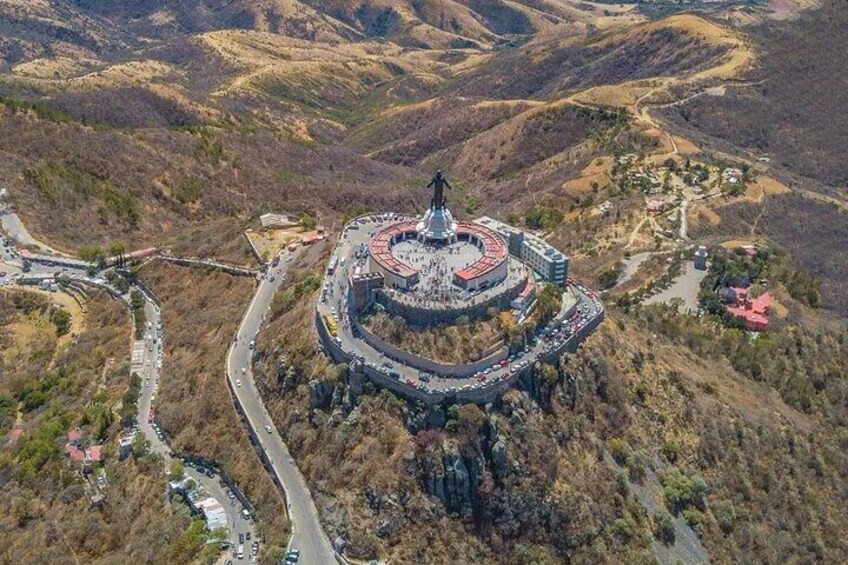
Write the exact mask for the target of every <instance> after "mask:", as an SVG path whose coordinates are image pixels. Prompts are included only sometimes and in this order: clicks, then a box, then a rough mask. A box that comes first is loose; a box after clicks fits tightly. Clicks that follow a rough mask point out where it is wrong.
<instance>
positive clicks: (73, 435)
mask: <svg viewBox="0 0 848 565" xmlns="http://www.w3.org/2000/svg"><path fill="white" fill-rule="evenodd" d="M81 439H82V430H80V429H79V428H73V429H72V430H68V441H80V440H81Z"/></svg>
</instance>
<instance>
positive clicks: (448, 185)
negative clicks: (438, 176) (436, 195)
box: [445, 179, 453, 190]
mask: <svg viewBox="0 0 848 565" xmlns="http://www.w3.org/2000/svg"><path fill="white" fill-rule="evenodd" d="M445 186H446V187H448V188H449V189H451V190H453V187H452V186H451V183H449V182H448V179H445Z"/></svg>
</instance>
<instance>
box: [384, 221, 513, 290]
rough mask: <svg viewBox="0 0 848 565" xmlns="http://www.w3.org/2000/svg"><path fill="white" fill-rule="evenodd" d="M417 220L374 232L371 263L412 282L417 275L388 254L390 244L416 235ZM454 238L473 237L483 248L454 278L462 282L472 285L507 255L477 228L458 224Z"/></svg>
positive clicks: (498, 241)
mask: <svg viewBox="0 0 848 565" xmlns="http://www.w3.org/2000/svg"><path fill="white" fill-rule="evenodd" d="M416 225H417V222H416V220H411V221H405V222H398V223H396V224H392V225H391V226H389V227H387V228H385V229H383V230H381V231H379V232H377V233H376V234H375V235H374V237H372V238H371V241H370V242H369V244H368V248H369V253H370V254H371V257H372V258H373V259H374V261H375V262H376V263H377V264H378V265H380V266H381V267H382V268H383V269H385V270H387V271H389V272H391V273H393V274H395V275H397V276H399V277H402V278H406V279H408V278H412V277H414V276H415V275H417V274H418V271H417V270H416V269H414V268H413V267H411V266H409V265H408V264H406V263H404V262H403V261H401V260H400V259H398V258H397V257H395V256H394V255H392V252H391V244H392V240H393V239H395V238H396V237H398V236H402V235H405V234H409V233H415V227H416ZM456 232H457V235H460V236H462V235H465V236H468V237H470V236H474V237H476V238H477V239H478V240H479V241H480V243H481V246H482V248H483V256H482V257H481V258H480V259H478V260H477V261H476V262H474V263H472V264H471V265H469V266H468V267H466V268H465V269H462V270H461V271H458V272H457V273H456V277H457V278H458V279H460V280H463V281H466V282H468V281H471V280H474V279H476V278H478V277H481V276H483V275H485V274H486V273H489V272H490V271H492V270H493V269H495V268H497V267H498V266H500V265H501V263H503V262H504V261H506V258H507V256H508V255H509V253H508V251H507V248H506V242H504V240H503V238H501V237H500V236H499V235H498V234H497V233H496V232H494V231H493V230H491V229H489V228H487V227H485V226H481V225H478V224H472V223H466V222H459V223H458V224H457V229H456Z"/></svg>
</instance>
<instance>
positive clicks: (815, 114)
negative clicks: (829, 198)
mask: <svg viewBox="0 0 848 565" xmlns="http://www.w3.org/2000/svg"><path fill="white" fill-rule="evenodd" d="M846 30H848V12H846V10H845V4H844V2H841V1H838V0H828V1H825V2H823V4H822V8H821V10H816V11H812V12H809V13H806V14H803V15H802V16H801V17H800V19H799V20H797V21H795V20H790V21H785V22H782V23H781V24H779V25H776V24H774V23H771V24H768V25H764V26H762V27H759V28H754V29H751V30H749V33H750V34H751V36H752V37H753V38H754V39H755V43H756V45H757V46H758V47H759V48H761V49H762V50H763V51H764V52H765V53H767V54H768V56H766V57H763V58H762V61H761V62H760V64H759V65H758V66H757V68H756V69H754V70H753V71H752V72H751V73H749V75H748V77H746V78H749V79H750V80H751V82H756V83H757V84H756V85H754V86H752V87H750V88H740V89H729V90H728V92H727V94H726V95H724V96H721V97H712V96H706V97H701V98H699V99H697V100H693V101H692V102H690V103H688V104H686V105H683V106H679V107H675V108H670V109H668V110H666V111H665V115H666V116H667V117H668V118H669V119H671V120H673V121H674V123H675V124H677V125H679V126H681V127H684V128H687V129H689V130H694V131H697V132H700V133H705V134H708V135H710V136H713V137H716V138H719V139H721V140H725V141H727V142H729V143H731V144H732V146H735V147H741V148H743V149H744V150H747V151H749V152H750V153H751V154H753V155H758V156H759V155H768V156H770V157H771V159H772V161H773V162H774V164H775V165H779V166H782V167H785V168H786V169H788V170H790V171H792V172H794V173H797V174H799V175H802V176H803V177H806V178H807V179H809V180H812V181H813V185H814V188H815V184H816V183H821V184H822V185H826V186H829V187H844V186H845V185H846V183H848V168H846V163H845V159H844V158H843V156H844V147H845V141H846V140H845V128H844V127H842V124H840V122H839V121H838V120H834V119H833V115H834V113H835V112H837V111H838V109H839V108H842V107H844V106H845V105H846V103H848V100H846V94H845V88H844V85H843V82H842V78H843V73H842V69H843V68H844V67H845V64H846V61H845V56H846V55H845V53H846V50H845V45H846V43H848V31H846Z"/></svg>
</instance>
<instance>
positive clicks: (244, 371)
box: [241, 367, 247, 375]
mask: <svg viewBox="0 0 848 565" xmlns="http://www.w3.org/2000/svg"><path fill="white" fill-rule="evenodd" d="M241 374H242V375H245V374H247V368H246V367H242V368H241Z"/></svg>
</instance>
